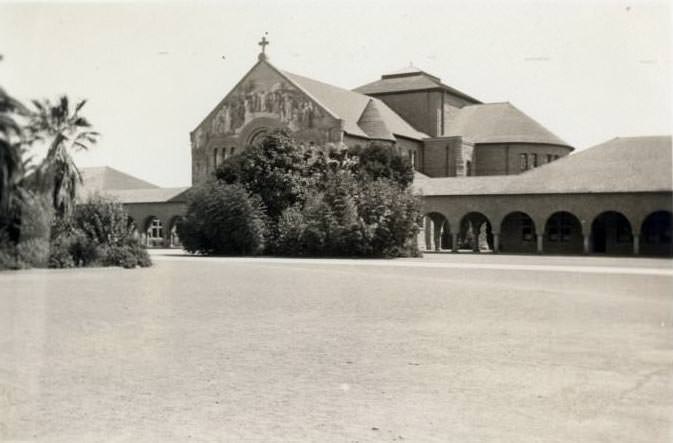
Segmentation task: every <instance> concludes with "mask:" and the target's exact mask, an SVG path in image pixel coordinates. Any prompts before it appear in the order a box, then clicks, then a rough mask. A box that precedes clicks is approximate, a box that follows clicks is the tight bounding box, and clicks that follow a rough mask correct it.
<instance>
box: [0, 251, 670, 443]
mask: <svg viewBox="0 0 673 443" xmlns="http://www.w3.org/2000/svg"><path fill="white" fill-rule="evenodd" d="M156 258H157V262H156V265H155V266H154V267H153V268H150V269H144V270H133V271H128V270H122V269H86V270H63V271H39V270H38V271H26V272H18V273H2V274H0V441H12V440H26V441H63V442H80V441H82V442H96V441H134V442H136V441H161V442H164V441H180V442H182V441H238V440H253V441H269V440H282V441H288V440H291V441H402V440H406V441H456V442H482V441H487V442H500V441H503V442H534V441H535V442H537V441H545V442H568V441H582V442H612V441H624V442H644V443H654V442H668V441H671V439H672V438H673V424H672V423H673V339H672V337H673V336H672V334H671V332H672V324H673V277H671V275H670V273H669V274H667V272H668V271H670V268H671V266H670V265H671V262H670V261H656V260H641V261H639V260H629V261H619V260H616V261H615V260H614V259H597V258H575V259H561V258H547V257H535V258H531V257H504V256H497V257H495V256H480V257H477V256H459V257H456V256H428V257H426V258H425V259H422V260H409V262H411V263H413V265H409V266H406V265H402V264H403V263H404V262H401V261H388V262H376V263H374V262H367V261H361V262H357V263H355V262H341V261H330V260H323V261H295V260H264V259H261V260H236V259H202V258H174V259H173V258H170V257H156ZM442 263H446V264H447V265H446V267H442V266H444V265H442ZM424 264H427V266H426V265H424ZM438 264H439V265H438ZM455 264H458V265H460V266H463V265H467V264H473V265H474V268H471V267H469V266H463V267H451V266H453V265H455ZM513 264H515V265H517V264H518V265H520V268H518V269H516V270H512V269H506V266H508V265H513ZM486 265H494V267H493V268H488V266H486ZM539 265H543V266H544V265H549V266H550V268H549V269H543V268H540V267H539ZM485 266H486V267H485ZM498 266H501V267H503V268H502V269H500V268H498ZM553 266H557V267H558V268H559V269H556V270H554V269H553ZM564 267H566V268H564ZM567 267H576V268H577V270H581V269H593V270H591V271H590V272H581V271H578V272H574V271H570V270H569V268H567ZM600 267H604V268H605V269H606V271H605V272H602V271H601V270H600V269H598V268H600ZM627 267H629V268H632V269H634V270H635V271H633V272H632V273H630V274H627V273H624V274H621V273H620V272H616V273H614V272H613V273H610V271H609V270H610V269H613V270H614V269H617V270H619V269H621V268H627ZM638 269H642V270H643V271H642V273H639V272H640V271H638ZM647 269H650V270H652V269H659V270H662V269H663V270H664V273H663V274H662V275H656V274H655V275H648V274H646V273H645V271H646V270H647Z"/></svg>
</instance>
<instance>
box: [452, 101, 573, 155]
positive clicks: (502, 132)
mask: <svg viewBox="0 0 673 443" xmlns="http://www.w3.org/2000/svg"><path fill="white" fill-rule="evenodd" d="M445 135H446V136H448V137H452V136H462V137H464V138H466V139H467V140H469V141H472V142H473V143H517V142H518V143H544V144H552V145H562V146H568V144H567V143H566V142H564V141H563V140H561V139H560V138H558V137H557V136H556V135H554V134H552V133H551V132H550V131H549V130H548V129H546V128H545V127H544V126H542V125H541V124H539V123H538V122H536V121H535V120H533V119H532V118H531V117H529V116H528V115H526V114H524V113H523V112H522V111H521V110H519V109H517V108H516V107H515V106H513V105H512V104H511V103H488V104H481V105H470V106H465V107H463V108H461V109H460V111H458V113H457V114H456V116H455V117H454V118H453V119H452V120H451V121H450V122H449V124H448V125H447V128H446V132H445Z"/></svg>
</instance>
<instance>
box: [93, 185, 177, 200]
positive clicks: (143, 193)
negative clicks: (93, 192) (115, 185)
mask: <svg viewBox="0 0 673 443" xmlns="http://www.w3.org/2000/svg"><path fill="white" fill-rule="evenodd" d="M188 189H190V188H189V187H181V188H148V189H110V190H107V191H103V192H102V193H103V194H105V195H108V196H110V197H113V198H115V199H117V200H119V201H120V202H122V203H163V202H169V201H170V202H184V201H185V191H187V190H188Z"/></svg>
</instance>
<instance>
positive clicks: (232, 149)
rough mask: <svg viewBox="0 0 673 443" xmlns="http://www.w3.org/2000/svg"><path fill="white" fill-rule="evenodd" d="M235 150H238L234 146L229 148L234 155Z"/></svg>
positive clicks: (230, 153)
mask: <svg viewBox="0 0 673 443" xmlns="http://www.w3.org/2000/svg"><path fill="white" fill-rule="evenodd" d="M235 152H236V148H234V147H233V146H232V147H231V148H229V155H234V153H235Z"/></svg>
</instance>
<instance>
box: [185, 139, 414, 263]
mask: <svg viewBox="0 0 673 443" xmlns="http://www.w3.org/2000/svg"><path fill="white" fill-rule="evenodd" d="M413 177H414V172H413V167H412V165H411V163H410V162H409V160H408V159H407V158H406V157H403V156H401V155H400V154H399V152H398V150H397V148H396V147H394V146H391V145H386V144H381V143H373V144H371V145H368V146H365V147H364V148H362V147H357V148H354V149H350V150H348V149H346V148H345V147H341V149H339V148H338V147H337V146H325V147H316V146H309V147H306V146H303V145H298V144H297V143H295V142H294V141H293V140H292V139H291V138H289V137H288V136H287V135H286V134H284V133H275V134H272V135H271V136H268V137H266V138H265V139H264V141H263V142H262V143H259V144H258V145H255V146H250V147H248V148H246V149H245V150H244V151H243V152H242V153H240V154H238V155H236V156H233V157H230V158H229V159H227V160H226V161H225V162H224V163H223V164H222V165H221V166H220V167H219V168H218V169H217V171H216V172H215V179H216V180H217V181H218V182H219V183H220V184H221V185H225V186H226V185H238V186H239V187H240V189H241V190H246V191H247V192H248V194H249V195H248V194H246V196H247V198H248V199H249V198H258V201H259V202H260V206H261V208H260V209H261V210H263V212H264V213H265V214H266V216H267V218H266V221H267V223H266V242H265V243H264V245H263V246H259V245H258V244H257V243H256V247H257V249H256V250H255V251H256V252H259V251H261V249H262V248H264V251H265V252H267V253H272V254H278V255H287V256H376V257H393V256H415V255H418V254H419V252H418V249H417V243H416V235H417V233H418V231H419V229H420V221H421V215H420V201H419V199H418V198H417V197H416V196H414V195H412V194H411V192H410V191H409V185H410V184H411V183H412V181H413ZM214 189H219V188H218V185H217V183H210V184H208V185H205V187H202V188H200V189H199V190H197V191H196V192H195V193H194V194H193V196H194V198H193V199H192V200H191V201H190V205H189V209H188V216H187V220H188V223H185V224H184V225H183V227H182V230H181V232H180V237H181V238H182V239H183V243H184V244H185V246H186V247H187V250H190V251H198V252H201V253H213V252H215V250H217V251H218V253H232V254H235V253H242V252H239V251H240V248H238V249H236V248H233V247H232V246H231V245H227V246H226V247H223V246H217V245H216V244H220V245H221V244H223V243H225V242H229V243H231V242H234V241H235V235H237V234H236V232H237V231H234V230H233V228H231V227H229V228H227V227H225V223H223V222H222V220H223V219H225V218H231V219H232V220H231V221H230V222H229V223H230V224H232V223H233V224H232V226H238V224H244V225H245V224H246V223H247V221H246V219H245V217H242V216H241V213H240V212H241V211H238V212H236V211H235V209H236V208H237V206H236V205H232V203H231V202H229V203H227V204H226V205H225V204H224V203H218V198H220V197H217V198H216V197H213V196H211V195H209V193H212V191H213V190H214ZM217 192H220V193H221V192H222V190H221V189H220V190H218V191H217ZM241 192H242V191H241ZM241 195H242V194H241ZM250 196H253V197H250ZM241 198H242V197H241ZM241 203H242V202H241ZM227 205H228V206H227ZM216 226H217V228H216ZM237 229H239V231H240V228H237ZM241 232H243V231H241ZM246 241H247V240H246ZM213 242H215V243H213ZM245 253H250V252H245Z"/></svg>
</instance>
